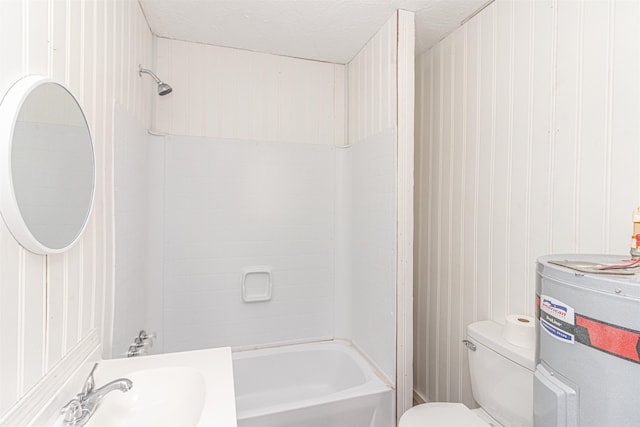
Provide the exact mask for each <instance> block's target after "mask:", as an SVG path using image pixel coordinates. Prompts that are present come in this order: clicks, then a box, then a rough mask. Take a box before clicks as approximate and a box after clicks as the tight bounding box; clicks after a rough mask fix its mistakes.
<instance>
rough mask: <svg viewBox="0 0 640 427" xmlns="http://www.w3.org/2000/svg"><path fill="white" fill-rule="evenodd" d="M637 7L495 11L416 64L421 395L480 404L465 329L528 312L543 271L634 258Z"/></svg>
mask: <svg viewBox="0 0 640 427" xmlns="http://www.w3.org/2000/svg"><path fill="white" fill-rule="evenodd" d="M639 24H640V4H638V3H637V2H627V1H609V2H607V1H601V2H593V1H586V0H584V1H568V0H562V1H533V0H529V1H507V0H497V1H496V2H495V3H493V4H491V5H490V6H489V7H487V8H486V9H485V10H484V11H482V12H481V13H480V14H479V15H477V16H476V17H474V18H473V19H471V20H470V21H469V22H468V23H466V24H465V25H464V26H463V27H461V28H460V29H459V30H457V31H456V32H455V33H453V34H452V35H451V36H449V37H447V38H446V39H445V40H443V41H442V42H440V43H439V44H438V45H436V46H435V47H434V48H433V49H431V50H430V51H429V52H427V53H425V54H424V55H422V56H420V57H419V58H418V60H417V64H416V65H417V71H416V81H417V88H416V89H417V91H416V93H417V96H416V99H417V108H416V144H417V154H416V162H417V175H416V184H417V186H418V187H417V197H418V199H419V204H418V206H417V210H416V212H417V213H416V218H418V220H417V228H416V263H415V266H416V278H417V280H416V287H415V312H416V316H415V320H416V323H415V329H414V331H415V347H414V348H415V361H416V363H415V384H416V390H417V392H418V393H419V394H421V395H422V396H423V397H425V398H427V399H429V400H442V401H445V400H448V401H462V402H464V403H467V404H472V402H473V401H472V397H471V390H470V386H469V377H468V370H467V358H466V351H465V350H464V347H463V346H462V345H461V344H460V340H461V339H462V338H463V336H464V331H465V327H466V325H467V324H469V323H471V322H473V321H475V320H480V319H494V320H496V321H499V322H503V319H504V317H505V315H506V314H509V313H525V314H533V312H534V292H535V287H534V286H535V260H536V258H537V257H538V256H540V255H543V254H549V253H562V252H595V253H619V254H626V253H628V245H629V236H630V234H629V233H630V232H631V223H630V219H631V211H632V209H633V208H634V207H635V206H636V205H637V204H638V202H639V201H640V197H639V196H640V175H639V174H638V173H637V165H638V161H639V160H640V145H639V144H638V143H637V141H638V139H639V138H640V127H639V126H638V117H639V116H640V104H639V102H638V100H639V99H640V78H639V76H640V63H639V56H638V49H639V46H640V43H639V40H640V25H639Z"/></svg>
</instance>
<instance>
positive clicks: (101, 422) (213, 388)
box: [53, 347, 236, 427]
mask: <svg viewBox="0 0 640 427" xmlns="http://www.w3.org/2000/svg"><path fill="white" fill-rule="evenodd" d="M91 366H93V362H87V365H85V366H84V367H83V369H80V372H82V374H78V375H82V382H84V379H85V378H86V372H89V370H90V369H91ZM74 377H75V376H74ZM119 378H128V379H130V380H131V382H132V383H133V387H132V388H131V390H129V391H128V392H126V393H123V392H121V391H119V390H116V391H112V392H110V393H108V394H107V395H106V396H105V397H104V398H103V399H102V402H101V403H100V405H99V407H98V408H97V409H96V411H95V413H94V414H93V416H92V417H91V419H90V420H89V422H87V424H86V427H133V426H135V427H146V426H149V427H161V426H166V427H175V426H180V427H191V426H216V427H236V408H235V394H234V389H233V368H232V364H231V350H230V349H229V348H228V347H225V348H215V349H209V350H198V351H187V352H182V353H167V354H161V355H153V356H143V357H133V358H128V359H112V360H103V361H101V362H100V364H99V366H98V368H97V369H96V371H95V373H94V379H95V388H96V389H98V388H100V387H102V386H104V385H105V384H107V383H109V382H111V381H113V380H116V379H119ZM79 391H80V389H78V390H77V391H75V392H76V393H77V392H79ZM73 397H74V396H73V394H70V395H69V396H64V400H65V401H68V400H70V399H71V398H73ZM62 420H63V417H62V416H58V417H57V419H56V420H55V422H54V423H53V424H54V425H55V426H56V427H62V426H64V424H63V421H62Z"/></svg>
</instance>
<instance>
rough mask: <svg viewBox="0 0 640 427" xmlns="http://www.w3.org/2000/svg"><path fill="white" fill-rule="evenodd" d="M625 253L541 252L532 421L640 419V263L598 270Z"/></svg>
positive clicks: (601, 426) (585, 426) (545, 426)
mask: <svg viewBox="0 0 640 427" xmlns="http://www.w3.org/2000/svg"><path fill="white" fill-rule="evenodd" d="M627 258H628V257H627ZM624 259H625V257H624V256H611V255H577V254H573V255H549V256H545V257H542V258H540V259H538V266H537V281H536V303H537V310H536V316H537V318H538V324H537V328H538V330H537V339H538V342H537V347H536V348H537V352H536V361H537V363H536V372H535V377H534V425H535V427H609V426H610V427H633V426H640V268H636V269H635V270H637V271H638V273H637V274H634V270H632V269H629V270H612V272H611V273H610V274H595V273H593V271H597V270H598V268H599V267H598V266H599V265H604V264H607V265H610V264H616V263H620V262H621V261H622V260H624Z"/></svg>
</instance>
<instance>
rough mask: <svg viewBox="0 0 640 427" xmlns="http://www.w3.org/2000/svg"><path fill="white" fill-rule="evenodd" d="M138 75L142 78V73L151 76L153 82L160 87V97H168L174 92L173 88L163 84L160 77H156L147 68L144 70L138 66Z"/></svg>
mask: <svg viewBox="0 0 640 427" xmlns="http://www.w3.org/2000/svg"><path fill="white" fill-rule="evenodd" d="M138 67H139V68H138V75H139V76H140V77H142V73H144V74H149V75H150V76H151V77H152V78H153V80H155V82H156V84H157V85H158V95H160V96H164V95H168V94H170V93H171V91H172V90H173V88H172V87H171V86H169V85H168V84H167V83H165V82H163V81H162V80H160V79H159V78H158V76H156V75H155V74H154V72H153V71H151V70H148V69H146V68H142V65H139V66H138Z"/></svg>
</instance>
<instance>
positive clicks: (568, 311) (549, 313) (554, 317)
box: [540, 295, 576, 344]
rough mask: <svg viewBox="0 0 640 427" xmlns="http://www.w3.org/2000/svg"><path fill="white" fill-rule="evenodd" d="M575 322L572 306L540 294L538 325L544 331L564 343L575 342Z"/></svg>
mask: <svg viewBox="0 0 640 427" xmlns="http://www.w3.org/2000/svg"><path fill="white" fill-rule="evenodd" d="M575 324H576V313H575V310H574V309H573V307H571V306H569V305H567V304H565V303H563V302H562V301H560V300H558V299H555V298H553V297H550V296H548V295H540V326H541V327H542V329H544V331H545V332H546V333H548V334H549V335H551V336H552V337H554V338H555V339H558V340H560V341H563V342H565V343H569V344H573V343H575V335H574V334H573V333H572V332H573V329H574V325H575Z"/></svg>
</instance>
